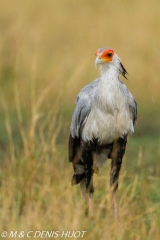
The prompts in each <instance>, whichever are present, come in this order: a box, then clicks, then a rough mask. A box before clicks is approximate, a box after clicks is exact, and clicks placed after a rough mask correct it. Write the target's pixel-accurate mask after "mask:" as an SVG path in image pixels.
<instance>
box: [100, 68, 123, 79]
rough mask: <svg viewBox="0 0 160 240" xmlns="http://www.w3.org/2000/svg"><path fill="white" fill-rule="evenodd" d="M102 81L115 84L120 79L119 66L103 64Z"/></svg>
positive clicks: (101, 70)
mask: <svg viewBox="0 0 160 240" xmlns="http://www.w3.org/2000/svg"><path fill="white" fill-rule="evenodd" d="M100 72H101V83H102V84H106V83H109V84H115V82H117V81H119V74H120V72H119V69H118V68H117V66H114V65H109V64H106V65H105V64H103V65H102V67H101V69H100Z"/></svg>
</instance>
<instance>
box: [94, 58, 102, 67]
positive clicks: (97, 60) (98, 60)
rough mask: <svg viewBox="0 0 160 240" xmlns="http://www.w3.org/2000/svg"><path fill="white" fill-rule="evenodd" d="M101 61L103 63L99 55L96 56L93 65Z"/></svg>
mask: <svg viewBox="0 0 160 240" xmlns="http://www.w3.org/2000/svg"><path fill="white" fill-rule="evenodd" d="M101 63H103V61H102V59H101V58H100V57H96V60H95V66H97V65H98V64H101Z"/></svg>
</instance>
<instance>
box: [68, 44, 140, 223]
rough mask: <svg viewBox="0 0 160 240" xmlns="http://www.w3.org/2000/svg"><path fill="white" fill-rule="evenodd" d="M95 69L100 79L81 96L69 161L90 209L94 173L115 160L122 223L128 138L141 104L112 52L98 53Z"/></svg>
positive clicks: (74, 180)
mask: <svg viewBox="0 0 160 240" xmlns="http://www.w3.org/2000/svg"><path fill="white" fill-rule="evenodd" d="M95 65H100V73H101V74H100V76H99V77H98V78H97V79H96V80H94V81H93V82H91V83H90V84H88V85H86V86H85V87H84V88H82V90H81V91H80V93H79V94H78V96H77V99H76V107H75V110H74V113H73V116H72V123H71V127H70V136H69V161H70V162H72V164H73V169H74V175H73V177H72V185H74V184H78V183H80V186H81V190H82V194H83V195H84V197H85V199H86V203H87V209H86V214H87V212H88V208H89V205H90V203H89V202H90V200H91V197H92V193H93V192H94V188H93V173H97V171H98V168H99V167H100V166H102V165H103V164H104V163H105V162H106V160H107V159H108V158H109V159H111V171H110V186H111V190H112V193H113V206H114V215H115V219H116V220H117V219H118V209H117V202H116V190H117V189H118V179H119V172H120V168H121V164H122V159H123V155H124V153H125V148H126V143H127V136H128V134H131V133H133V132H134V124H135V121H136V119H137V103H136V101H135V99H134V97H133V96H132V94H131V93H130V92H129V90H128V88H127V87H126V85H125V84H124V83H123V82H121V80H120V78H119V75H120V74H122V76H123V77H125V78H126V74H127V71H126V69H125V68H124V67H123V65H122V63H121V61H120V58H119V57H118V56H117V54H116V53H115V51H114V50H113V49H111V48H100V49H98V50H97V51H96V60H95Z"/></svg>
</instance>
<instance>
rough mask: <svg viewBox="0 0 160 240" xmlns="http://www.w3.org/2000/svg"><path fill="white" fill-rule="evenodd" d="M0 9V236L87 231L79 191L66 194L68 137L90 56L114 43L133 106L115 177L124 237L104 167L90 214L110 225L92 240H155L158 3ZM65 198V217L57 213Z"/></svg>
mask: <svg viewBox="0 0 160 240" xmlns="http://www.w3.org/2000/svg"><path fill="white" fill-rule="evenodd" d="M0 5H1V8H0V30H1V34H0V84H1V88H0V95H1V99H0V160H1V161H0V162H1V172H0V174H1V177H0V178H1V193H2V196H3V197H1V200H0V201H1V207H2V208H3V209H1V215H2V222H3V224H1V230H3V229H4V227H5V229H7V228H8V230H9V225H10V226H12V228H14V229H16V228H18V229H22V228H24V226H25V228H26V229H29V228H30V227H32V228H33V229H36V228H37V226H38V227H39V228H43V227H46V228H47V229H51V228H52V226H56V227H57V228H61V229H69V230H70V229H71V228H75V229H83V227H84V226H86V221H87V220H85V221H83V220H82V219H83V217H84V216H83V211H82V210H80V209H81V208H80V207H79V205H78V204H80V203H79V202H81V201H82V200H81V195H80V192H79V186H76V187H75V188H70V178H71V175H72V167H71V166H70V164H68V162H67V161H68V157H67V143H68V134H69V127H70V122H71V116H72V113H73V110H74V100H75V99H76V96H77V94H78V92H79V91H80V89H81V88H82V87H83V86H84V85H86V84H88V83H89V82H91V81H93V80H94V79H96V78H97V76H98V75H99V72H98V69H95V66H94V61H95V51H96V49H97V48H101V47H111V48H113V49H114V50H115V51H116V53H117V55H118V56H119V57H120V58H121V61H122V63H123V65H124V67H125V68H126V70H127V72H128V80H126V79H123V78H121V79H122V81H123V82H124V83H125V84H126V85H127V86H128V88H129V89H130V91H131V93H132V94H133V95H134V97H135V99H136V100H137V103H138V121H137V124H136V127H135V133H134V134H133V135H132V136H131V137H130V138H129V140H128V146H127V151H126V155H125V158H124V163H123V167H122V171H121V180H120V181H121V182H123V184H122V183H121V184H120V190H119V191H120V194H119V195H120V203H121V205H120V208H121V212H122V218H123V220H122V224H123V226H124V228H123V230H122V229H121V233H119V234H120V235H119V236H121V238H116V237H117V236H112V230H114V224H113V225H109V222H108V223H107V221H109V220H107V219H108V218H107V214H110V215H112V213H111V210H110V208H109V207H108V209H106V210H105V207H104V206H103V207H102V205H103V204H102V203H103V201H104V199H107V198H106V191H109V178H108V177H109V168H110V163H108V165H107V166H106V167H105V168H104V169H103V170H101V172H100V174H99V176H97V177H95V185H96V187H97V190H96V193H95V202H96V204H97V205H96V207H95V208H96V209H97V206H101V207H98V209H101V211H100V212H99V215H96V216H97V217H96V218H95V219H96V220H94V221H95V222H94V224H95V223H96V224H97V222H96V221H98V222H100V221H101V220H104V219H105V221H106V223H107V224H108V226H109V227H108V230H107V233H106V232H105V231H101V232H100V231H99V228H101V229H103V226H100V225H97V226H98V227H97V228H94V230H93V225H94V224H93V222H92V224H91V225H89V226H88V239H97V237H98V238H99V239H103V238H104V239H106V237H110V239H124V238H123V237H129V238H130V239H143V237H144V239H151V236H152V235H153V234H157V235H154V239H158V236H159V235H158V234H159V233H158V231H159V230H158V226H160V221H159V220H158V213H159V205H158V204H159V200H160V197H159V187H160V175H159V174H160V165H159V160H160V138H159V134H160V120H159V119H160V95H159V89H160V77H159V76H160V25H159V23H160V14H159V9H160V2H159V1H158V0H155V1H148V0H142V1H138V0H135V1H127V0H124V1H118V0H114V1H106V0H101V1H96V0H95V1H93V0H92V1H91V0H88V1H85V0H81V1H78V0H66V1H62V0H61V1H52V0H45V1H42V0H32V1H31V0H28V1H25V0H15V1H14V2H13V1H10V0H6V1H2V0H1V1H0ZM101 177H102V179H101ZM103 177H104V180H103ZM62 178H63V183H62V180H61V179H62ZM126 189H128V190H127V191H129V193H128V192H127V191H126ZM96 194H97V195H96ZM54 196H55V198H54ZM122 196H123V197H122ZM127 197H128V198H127ZM57 199H58V200H57ZM64 199H68V200H67V201H66V202H68V204H66V206H65V207H64V209H63V212H62V213H60V212H58V211H57V210H56V212H55V208H56V209H57V208H58V207H61V206H62V205H63V201H64ZM105 201H107V202H109V201H108V200H105ZM105 201H104V203H106V202H105ZM57 204H59V205H57ZM108 204H109V203H108ZM125 204H126V205H125ZM132 204H133V206H132ZM73 205H74V210H73ZM37 206H38V207H37ZM109 206H110V205H109ZM131 206H132V210H130V207H131ZM77 207H78V209H79V212H78V214H79V215H78V216H79V217H78V218H77V220H76V219H75V218H74V219H73V211H76V214H77V210H76V209H77ZM68 209H69V212H72V214H71V213H69V212H68ZM130 211H131V212H132V211H133V212H132V220H131V219H130V216H129V215H128V213H129V212H130ZM148 211H149V213H148ZM6 212H7V213H8V214H9V216H8V217H7V216H6V214H5V213H6ZM102 213H103V214H102ZM31 214H32V216H33V219H32V220H31V218H30V215H31ZM65 214H66V215H65ZM70 214H71V216H70ZM149 214H151V215H149ZM42 215H45V216H46V217H44V219H43V221H42V220H41V217H40V216H42ZM62 216H63V220H62ZM69 216H70V217H69ZM137 216H138V217H137ZM127 217H128V218H127ZM55 218H56V221H55V220H54V219H55ZM68 218H69V219H70V221H68ZM126 218H127V220H126ZM142 218H143V220H144V221H141V219H142ZM19 219H21V224H20V222H19ZM137 219H140V220H139V221H138V220H137ZM112 220H113V219H112ZM61 221H62V223H61ZM92 221H93V220H92ZM137 221H138V222H137ZM69 222H72V227H71V226H70V225H69ZM111 222H112V221H111ZM53 223H54V225H53ZM99 224H100V223H99ZM133 224H135V226H133ZM136 224H137V225H136ZM138 226H140V227H138ZM89 229H90V230H89ZM130 229H132V230H130ZM133 229H136V230H133ZM91 230H92V231H91ZM103 230H104V229H103ZM102 232H103V234H102ZM106 234H108V235H106ZM110 234H111V235H110ZM111 236H112V238H111ZM156 236H157V238H156ZM114 237H115V238H114ZM146 237H149V238H146ZM125 239H127V238H125Z"/></svg>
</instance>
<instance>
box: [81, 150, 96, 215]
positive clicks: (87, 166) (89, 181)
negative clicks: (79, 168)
mask: <svg viewBox="0 0 160 240" xmlns="http://www.w3.org/2000/svg"><path fill="white" fill-rule="evenodd" d="M82 158H83V162H84V182H85V187H86V196H85V198H86V215H88V213H89V208H90V207H91V206H90V205H91V199H92V193H93V192H94V189H93V158H92V152H91V149H90V146H89V145H87V146H86V148H85V150H84V151H83V153H82Z"/></svg>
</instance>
